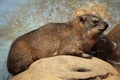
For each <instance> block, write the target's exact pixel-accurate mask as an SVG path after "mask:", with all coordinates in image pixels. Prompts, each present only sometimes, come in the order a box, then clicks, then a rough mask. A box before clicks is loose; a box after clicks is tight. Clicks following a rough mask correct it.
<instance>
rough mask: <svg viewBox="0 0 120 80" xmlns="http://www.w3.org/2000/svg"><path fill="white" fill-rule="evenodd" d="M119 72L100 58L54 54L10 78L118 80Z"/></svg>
mask: <svg viewBox="0 0 120 80" xmlns="http://www.w3.org/2000/svg"><path fill="white" fill-rule="evenodd" d="M119 79H120V77H119V73H118V72H117V71H116V70H115V69H114V68H113V67H112V66H111V65H110V64H109V63H106V62H104V61H102V60H100V59H97V58H94V57H93V58H92V59H84V58H80V57H75V56H55V57H50V58H44V59H40V60H38V61H36V62H34V63H33V64H32V65H31V66H30V68H29V69H28V70H26V71H24V72H22V73H20V74H18V75H16V76H14V77H12V79H11V80H119Z"/></svg>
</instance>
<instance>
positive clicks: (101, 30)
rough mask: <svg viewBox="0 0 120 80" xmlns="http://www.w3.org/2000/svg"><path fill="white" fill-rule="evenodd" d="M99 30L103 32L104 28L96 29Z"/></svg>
mask: <svg viewBox="0 0 120 80" xmlns="http://www.w3.org/2000/svg"><path fill="white" fill-rule="evenodd" d="M98 30H99V31H100V32H103V31H105V30H106V29H103V28H101V29H98Z"/></svg>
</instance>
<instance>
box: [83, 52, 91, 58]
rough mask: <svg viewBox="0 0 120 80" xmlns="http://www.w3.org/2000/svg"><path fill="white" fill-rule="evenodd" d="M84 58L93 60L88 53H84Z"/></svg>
mask: <svg viewBox="0 0 120 80" xmlns="http://www.w3.org/2000/svg"><path fill="white" fill-rule="evenodd" d="M82 57H83V58H86V59H92V56H91V55H89V54H86V53H82Z"/></svg>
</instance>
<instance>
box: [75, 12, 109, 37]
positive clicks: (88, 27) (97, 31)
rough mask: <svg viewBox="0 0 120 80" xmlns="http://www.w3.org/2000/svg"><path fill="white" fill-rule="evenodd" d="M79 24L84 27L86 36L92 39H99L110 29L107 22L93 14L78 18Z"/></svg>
mask: <svg viewBox="0 0 120 80" xmlns="http://www.w3.org/2000/svg"><path fill="white" fill-rule="evenodd" d="M77 22H79V24H80V26H82V28H83V30H84V32H85V34H86V36H88V37H90V38H98V36H99V35H101V34H102V33H103V32H104V31H105V30H106V29H107V28H108V23H107V22H105V21H104V20H103V19H102V18H100V17H98V16H96V15H93V14H85V15H81V16H77Z"/></svg>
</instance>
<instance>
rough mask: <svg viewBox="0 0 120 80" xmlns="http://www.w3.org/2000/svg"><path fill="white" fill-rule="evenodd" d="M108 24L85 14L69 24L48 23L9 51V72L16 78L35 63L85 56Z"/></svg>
mask: <svg viewBox="0 0 120 80" xmlns="http://www.w3.org/2000/svg"><path fill="white" fill-rule="evenodd" d="M107 27H108V24H107V23H106V22H105V21H103V20H102V19H101V18H99V17H97V16H95V15H92V14H85V15H81V16H77V17H76V18H75V19H73V20H72V21H69V22H66V23H49V24H46V25H44V26H42V27H40V28H39V29H36V30H34V31H32V32H29V33H27V34H25V35H23V36H21V37H19V38H17V39H16V40H15V41H14V42H13V44H12V46H11V49H10V52H9V55H8V61H7V67H8V71H9V72H10V73H12V74H13V75H16V74H18V73H20V72H22V71H24V70H26V69H27V68H28V67H29V66H30V64H31V63H33V62H34V61H36V60H38V59H40V58H45V57H51V56H56V55H75V56H81V57H86V58H90V56H89V55H87V54H85V53H86V52H88V51H89V50H90V49H91V47H92V46H93V45H94V44H95V43H96V41H97V40H98V39H99V37H100V35H101V34H102V33H103V31H104V30H106V29H107Z"/></svg>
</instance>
